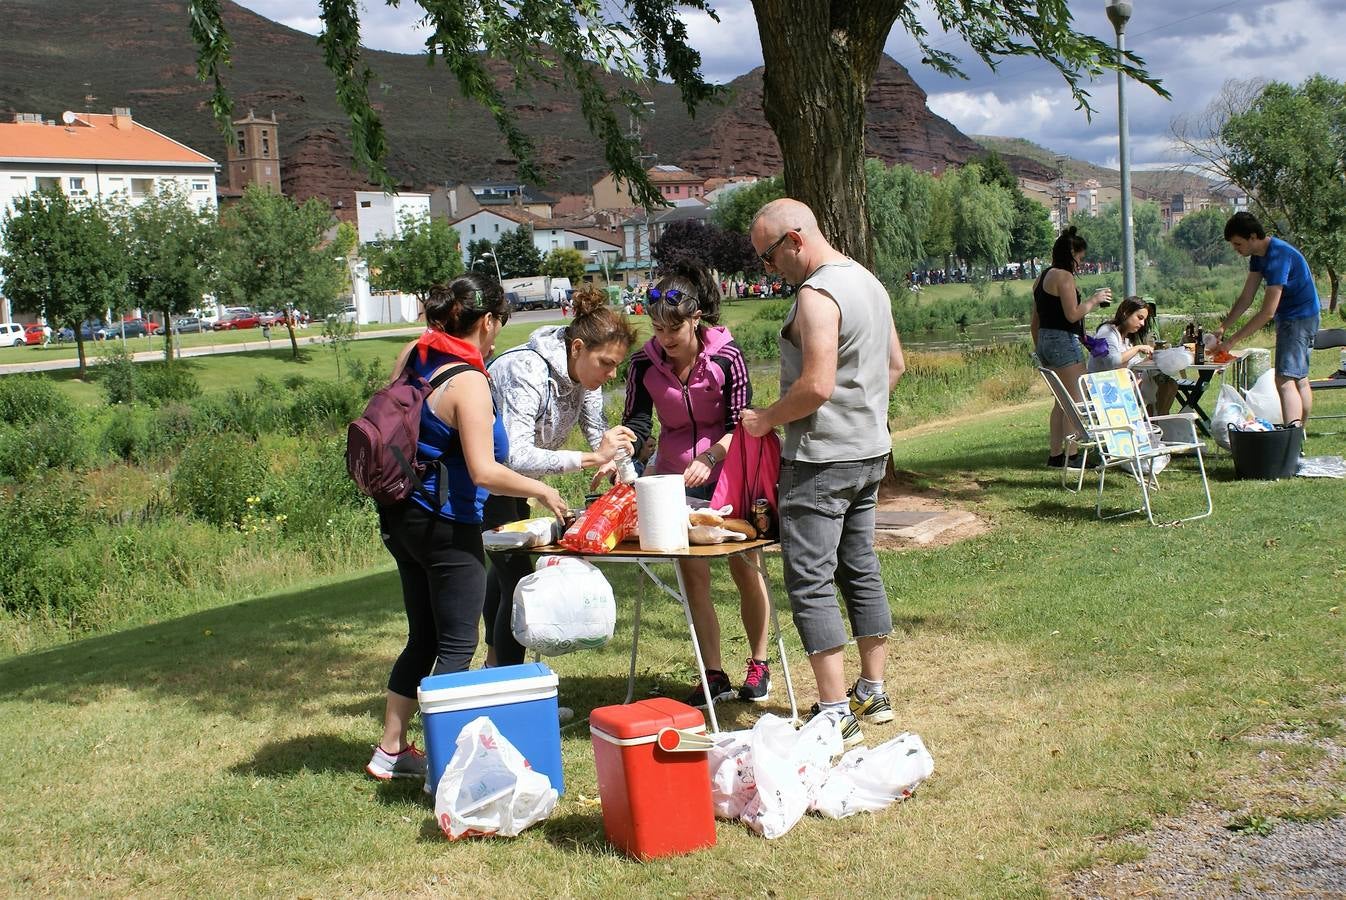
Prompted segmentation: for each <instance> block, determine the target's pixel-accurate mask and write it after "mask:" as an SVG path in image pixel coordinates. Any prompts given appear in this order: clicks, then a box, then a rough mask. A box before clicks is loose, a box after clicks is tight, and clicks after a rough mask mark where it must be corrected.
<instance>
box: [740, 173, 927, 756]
mask: <svg viewBox="0 0 1346 900" xmlns="http://www.w3.org/2000/svg"><path fill="white" fill-rule="evenodd" d="M749 236H750V238H751V239H752V245H753V248H754V249H755V250H756V251H757V253H758V255H759V256H760V257H761V259H762V262H763V264H764V265H765V266H766V267H767V269H768V271H776V272H779V273H780V274H781V275H783V276H784V277H785V278H786V279H787V280H788V281H790V282H792V283H794V284H798V285H799V286H800V287H799V293H798V295H797V296H796V298H795V304H794V307H793V308H792V309H791V310H790V312H789V314H788V315H787V316H786V318H785V324H784V326H783V327H782V328H781V333H780V339H779V340H780V351H781V398H780V400H778V401H776V402H775V403H773V404H772V405H771V406H769V407H767V408H766V409H761V410H751V409H750V410H744V412H743V418H742V420H741V424H742V425H743V427H745V428H747V429H748V433H749V434H753V435H756V436H759V437H760V436H761V435H764V434H766V432H767V431H768V430H769V429H771V428H773V427H774V426H777V425H781V426H784V429H785V440H784V441H783V443H782V451H781V453H782V459H781V471H780V484H779V496H780V510H779V514H780V539H781V558H782V561H783V563H784V567H785V587H786V590H787V591H788V593H789V595H790V608H791V610H792V612H793V614H794V622H795V627H796V628H798V629H799V636H800V638H801V639H802V641H803V644H804V650H805V652H807V653H808V654H809V664H810V665H811V666H812V667H813V676H814V679H815V680H816V681H817V683H818V697H819V702H818V704H817V706H816V707H815V713H817V714H822V715H826V716H829V717H831V718H833V719H835V720H836V722H837V724H838V726H839V727H840V729H841V734H842V739H843V741H844V742H845V744H846V745H847V746H851V745H853V744H858V743H859V742H860V741H861V740H862V735H861V734H860V724H859V723H860V722H861V721H864V722H872V723H875V724H880V723H884V722H891V721H892V720H893V711H892V706H891V704H890V703H889V701H888V695H887V694H886V693H885V691H884V687H883V672H884V662H885V659H886V654H887V645H888V633H889V632H890V631H892V628H893V617H892V611H891V610H890V609H889V607H888V593H887V591H886V590H885V589H884V586H883V578H882V576H881V574H880V572H879V560H878V555H877V554H876V553H875V552H874V507H875V502H876V500H877V497H878V490H879V482H880V481H881V480H882V478H883V474H884V471H885V469H886V467H887V463H888V456H889V454H890V453H891V452H892V439H891V438H890V437H889V435H888V395H889V392H890V391H891V390H892V387H893V385H894V384H896V383H897V380H898V378H900V377H902V370H903V368H904V362H903V359H902V344H901V342H900V341H899V340H898V337H897V329H896V328H894V327H893V315H892V307H891V306H890V304H889V300H888V292H887V291H886V290H885V289H884V287H883V285H882V284H880V283H879V280H878V279H877V278H875V277H874V275H873V274H872V273H871V272H870V271H869V270H868V269H866V268H865V267H864V266H862V265H860V264H859V263H857V262H856V261H855V260H853V259H850V258H849V257H847V256H846V255H845V254H843V253H841V252H840V251H838V250H837V249H836V248H834V247H833V246H832V245H831V244H830V243H828V241H827V239H826V238H825V237H823V234H822V232H821V231H819V230H818V221H817V219H816V218H815V217H814V215H813V211H812V210H810V209H809V208H808V207H807V206H805V205H804V204H802V203H800V202H798V201H797V200H790V199H783V200H775V201H772V202H771V203H768V204H767V205H766V206H764V207H762V209H761V210H759V211H758V213H757V216H756V217H755V218H754V219H753V223H752V228H751V229H750V232H749ZM834 582H835V585H834ZM838 587H839V588H840V589H841V595H842V598H843V599H844V601H845V604H846V612H847V615H848V616H849V618H850V623H851V633H852V634H853V635H854V636H855V642H856V644H857V645H858V647H859V649H860V679H859V680H858V681H857V682H856V683H855V685H854V687H853V688H852V689H851V690H849V691H848V690H847V689H846V672H845V660H844V657H843V651H844V649H845V646H846V640H847V634H846V626H845V624H844V623H843V622H842V619H841V610H840V608H839V607H838V605H837V595H836V588H838ZM848 695H849V697H850V699H849V702H848V701H847V696H848Z"/></svg>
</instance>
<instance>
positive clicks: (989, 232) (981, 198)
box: [944, 163, 1014, 267]
mask: <svg viewBox="0 0 1346 900" xmlns="http://www.w3.org/2000/svg"><path fill="white" fill-rule="evenodd" d="M944 179H945V180H946V181H950V189H951V195H950V196H951V197H952V200H953V245H954V252H955V253H956V254H957V255H958V256H959V257H960V258H962V259H963V260H965V261H966V262H967V263H968V264H969V265H971V266H978V265H980V266H986V267H995V266H1003V265H1004V264H1005V263H1007V262H1009V241H1010V227H1011V226H1012V225H1013V223H1014V201H1013V200H1011V199H1010V195H1009V191H1007V190H1005V189H1004V188H1003V187H1001V186H1000V185H998V184H987V183H986V182H985V181H983V180H982V170H981V166H979V165H977V164H976V163H968V164H967V165H965V166H963V167H962V168H960V169H958V170H957V171H956V172H949V173H946V174H945V176H944Z"/></svg>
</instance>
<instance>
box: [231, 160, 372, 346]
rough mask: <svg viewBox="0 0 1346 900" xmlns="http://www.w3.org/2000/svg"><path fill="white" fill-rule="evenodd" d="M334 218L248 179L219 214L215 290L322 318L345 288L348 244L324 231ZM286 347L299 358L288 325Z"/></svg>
mask: <svg viewBox="0 0 1346 900" xmlns="http://www.w3.org/2000/svg"><path fill="white" fill-rule="evenodd" d="M333 224H334V220H333V218H332V211H331V210H329V209H328V208H327V207H326V206H324V205H323V204H322V203H321V202H320V201H318V200H316V199H311V200H308V201H307V202H305V203H304V204H303V205H302V206H301V205H298V204H296V203H295V202H294V201H293V200H291V199H290V198H289V197H284V196H282V195H280V194H276V193H272V192H271V191H268V190H266V189H265V188H262V187H258V186H256V185H249V186H248V187H247V188H246V189H245V190H244V191H243V198H242V199H241V200H239V201H238V202H237V203H235V204H234V205H233V206H231V207H229V208H228V209H226V210H225V211H224V214H223V215H222V216H221V228H220V252H219V257H218V260H219V263H218V270H217V273H218V277H217V280H216V289H215V293H216V294H217V295H218V296H219V297H220V298H221V299H222V300H224V301H225V302H227V303H231V304H236V305H240V306H253V307H256V308H258V309H277V310H280V309H284V310H288V309H302V310H305V311H307V312H308V313H309V314H310V315H311V316H314V317H315V318H319V319H325V318H326V317H327V316H328V315H330V314H331V313H333V312H335V311H336V309H337V303H338V299H339V298H340V297H341V296H342V294H343V292H345V291H348V290H349V288H348V284H349V280H348V279H349V274H348V264H349V260H348V257H347V249H346V248H343V247H341V246H339V243H338V242H334V241H331V240H329V239H328V237H327V234H328V232H329V231H330V230H331V228H332V226H333ZM339 233H340V232H339V230H338V234H339ZM287 319H288V317H287ZM290 348H291V351H292V352H293V354H294V357H295V358H296V359H298V358H299V341H298V338H297V337H296V336H295V333H294V329H293V327H291V328H290Z"/></svg>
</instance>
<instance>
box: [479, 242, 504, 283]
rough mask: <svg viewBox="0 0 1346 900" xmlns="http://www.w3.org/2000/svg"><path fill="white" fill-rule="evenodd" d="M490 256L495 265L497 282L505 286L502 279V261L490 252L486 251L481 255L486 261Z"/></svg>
mask: <svg viewBox="0 0 1346 900" xmlns="http://www.w3.org/2000/svg"><path fill="white" fill-rule="evenodd" d="M488 256H489V257H490V258H491V262H493V263H495V280H496V281H497V282H499V283H500V284H504V283H505V279H503V278H501V277H500V260H498V259H496V258H495V254H494V253H492V252H491V251H490V250H486V251H484V252H483V253H482V254H481V258H482V259H485V258H486V257H488Z"/></svg>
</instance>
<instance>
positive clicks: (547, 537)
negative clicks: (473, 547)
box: [481, 516, 561, 550]
mask: <svg viewBox="0 0 1346 900" xmlns="http://www.w3.org/2000/svg"><path fill="white" fill-rule="evenodd" d="M560 539H561V523H560V522H558V521H557V520H556V518H555V517H554V516H549V517H547V518H537V519H523V520H522V521H519V522H510V523H509V524H508V525H501V526H500V527H499V528H492V529H491V530H490V531H483V532H482V533H481V543H482V546H484V547H485V548H486V549H487V550H524V549H527V548H528V547H541V546H542V545H543V544H554V543H556V542H557V541H558V540H560Z"/></svg>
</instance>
